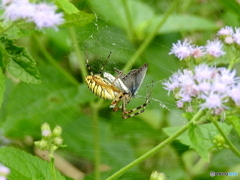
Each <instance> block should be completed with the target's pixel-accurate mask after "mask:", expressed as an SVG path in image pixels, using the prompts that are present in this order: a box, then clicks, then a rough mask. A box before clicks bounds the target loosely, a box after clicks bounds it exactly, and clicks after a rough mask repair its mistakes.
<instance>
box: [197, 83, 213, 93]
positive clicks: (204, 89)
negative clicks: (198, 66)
mask: <svg viewBox="0 0 240 180" xmlns="http://www.w3.org/2000/svg"><path fill="white" fill-rule="evenodd" d="M198 90H199V91H201V92H203V93H206V92H208V91H210V90H211V84H210V83H209V82H207V81H203V82H201V83H199V84H198Z"/></svg>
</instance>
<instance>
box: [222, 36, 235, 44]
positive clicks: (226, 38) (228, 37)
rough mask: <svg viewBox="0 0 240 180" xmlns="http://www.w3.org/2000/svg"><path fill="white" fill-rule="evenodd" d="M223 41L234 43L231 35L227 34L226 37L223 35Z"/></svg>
mask: <svg viewBox="0 0 240 180" xmlns="http://www.w3.org/2000/svg"><path fill="white" fill-rule="evenodd" d="M224 42H225V43H226V44H232V43H234V39H233V37H232V36H227V37H225V39H224Z"/></svg>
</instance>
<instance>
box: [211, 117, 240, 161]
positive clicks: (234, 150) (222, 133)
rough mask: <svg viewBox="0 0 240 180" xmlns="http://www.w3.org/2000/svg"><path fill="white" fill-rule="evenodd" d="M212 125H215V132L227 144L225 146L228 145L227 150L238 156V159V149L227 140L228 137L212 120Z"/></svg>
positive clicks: (239, 154) (239, 153)
mask: <svg viewBox="0 0 240 180" xmlns="http://www.w3.org/2000/svg"><path fill="white" fill-rule="evenodd" d="M212 122H213V124H214V125H215V127H216V128H217V130H218V131H219V132H220V134H221V135H222V136H223V138H224V139H225V141H226V142H227V144H228V145H229V148H230V149H231V150H232V151H233V152H234V153H235V154H236V155H237V156H238V157H240V152H239V151H238V149H237V148H236V147H235V146H234V145H233V144H232V142H231V141H230V140H229V139H228V137H227V136H226V134H225V133H224V132H223V130H222V129H221V127H220V126H219V124H218V122H217V121H216V120H214V119H213V120H212Z"/></svg>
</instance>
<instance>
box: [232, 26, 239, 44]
mask: <svg viewBox="0 0 240 180" xmlns="http://www.w3.org/2000/svg"><path fill="white" fill-rule="evenodd" d="M233 39H234V41H235V43H237V44H240V28H236V29H235V33H234V34H233Z"/></svg>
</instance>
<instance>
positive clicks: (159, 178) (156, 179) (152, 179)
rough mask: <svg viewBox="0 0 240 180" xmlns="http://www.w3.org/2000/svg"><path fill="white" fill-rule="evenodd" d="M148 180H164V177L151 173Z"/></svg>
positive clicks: (154, 172)
mask: <svg viewBox="0 0 240 180" xmlns="http://www.w3.org/2000/svg"><path fill="white" fill-rule="evenodd" d="M150 180H166V176H165V175H164V174H163V173H159V172H157V171H153V172H152V174H151V176H150Z"/></svg>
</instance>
